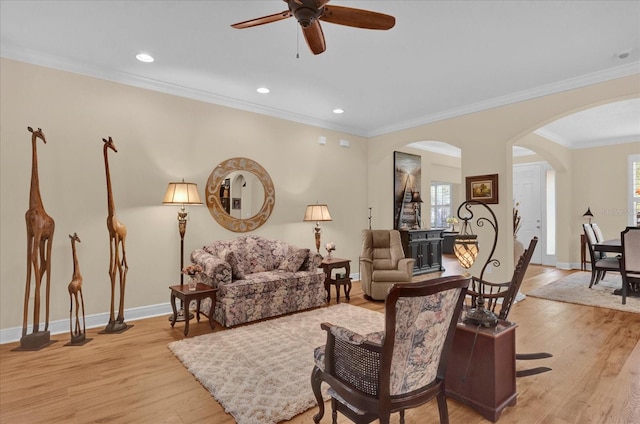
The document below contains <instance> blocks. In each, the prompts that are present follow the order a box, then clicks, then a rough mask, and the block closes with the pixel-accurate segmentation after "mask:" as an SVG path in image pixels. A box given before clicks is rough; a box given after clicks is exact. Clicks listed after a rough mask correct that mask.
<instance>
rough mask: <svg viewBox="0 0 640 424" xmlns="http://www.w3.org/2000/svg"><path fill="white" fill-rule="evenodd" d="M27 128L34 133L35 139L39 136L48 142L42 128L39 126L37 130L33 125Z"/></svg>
mask: <svg viewBox="0 0 640 424" xmlns="http://www.w3.org/2000/svg"><path fill="white" fill-rule="evenodd" d="M27 129H28V130H29V132H30V133H32V134H33V138H34V139H36V138H39V139H40V140H42V141H43V142H44V143H45V144H46V143H47V139H46V138H45V137H44V133H43V132H42V130H41V129H40V128H38V129H37V130H36V131H34V130H33V128H31V127H27Z"/></svg>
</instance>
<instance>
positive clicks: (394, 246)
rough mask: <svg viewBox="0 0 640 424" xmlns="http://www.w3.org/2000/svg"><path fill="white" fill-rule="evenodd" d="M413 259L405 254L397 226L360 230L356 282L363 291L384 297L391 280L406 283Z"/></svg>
mask: <svg viewBox="0 0 640 424" xmlns="http://www.w3.org/2000/svg"><path fill="white" fill-rule="evenodd" d="M414 263H415V259H413V258H405V255H404V251H403V250H402V241H401V240H400V232H399V231H397V230H362V254H361V255H360V282H361V284H362V291H363V292H364V294H365V295H367V296H369V297H371V298H372V299H375V300H384V299H386V297H387V293H388V292H389V289H390V288H391V286H392V285H394V284H395V283H410V282H411V279H412V278H413V264H414Z"/></svg>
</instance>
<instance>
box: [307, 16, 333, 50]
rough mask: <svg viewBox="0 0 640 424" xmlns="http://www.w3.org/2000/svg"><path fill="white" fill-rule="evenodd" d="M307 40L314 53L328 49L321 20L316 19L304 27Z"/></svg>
mask: <svg viewBox="0 0 640 424" xmlns="http://www.w3.org/2000/svg"><path fill="white" fill-rule="evenodd" d="M302 33H303V34H304V38H305V40H307V44H308V45H309V48H310V49H311V51H312V52H313V54H320V53H322V52H323V51H325V50H326V49H327V46H326V44H325V42H324V34H323V33H322V27H321V26H320V21H318V20H317V19H315V20H314V21H313V22H312V23H311V25H309V26H308V27H306V28H302Z"/></svg>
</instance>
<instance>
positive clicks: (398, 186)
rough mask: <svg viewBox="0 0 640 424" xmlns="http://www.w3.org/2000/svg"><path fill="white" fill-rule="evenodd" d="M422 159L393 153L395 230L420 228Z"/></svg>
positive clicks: (407, 154) (401, 153)
mask: <svg viewBox="0 0 640 424" xmlns="http://www.w3.org/2000/svg"><path fill="white" fill-rule="evenodd" d="M421 161H422V157H421V156H419V155H412V154H410V153H404V152H393V199H394V201H393V222H394V224H393V225H394V228H395V229H396V230H400V229H402V230H404V229H410V228H415V227H418V228H420V217H419V214H420V207H421V205H420V203H417V204H416V203H412V202H411V200H412V198H413V196H416V198H420V180H421V175H422V162H421Z"/></svg>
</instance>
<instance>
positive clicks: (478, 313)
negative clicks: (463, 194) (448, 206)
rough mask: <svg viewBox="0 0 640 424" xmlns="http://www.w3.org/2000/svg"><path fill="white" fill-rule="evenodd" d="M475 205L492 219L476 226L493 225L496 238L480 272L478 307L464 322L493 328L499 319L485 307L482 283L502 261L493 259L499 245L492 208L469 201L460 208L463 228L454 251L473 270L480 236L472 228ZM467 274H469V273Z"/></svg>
mask: <svg viewBox="0 0 640 424" xmlns="http://www.w3.org/2000/svg"><path fill="white" fill-rule="evenodd" d="M474 205H478V206H482V207H484V208H485V209H486V210H487V211H488V212H489V214H490V215H491V219H490V218H488V217H486V216H480V217H478V218H477V219H476V221H475V223H476V226H478V227H484V225H485V224H489V225H491V227H492V228H493V230H494V237H493V246H491V252H490V253H489V256H488V258H487V261H486V262H485V264H484V266H483V267H482V271H480V279H479V280H480V281H479V282H478V283H479V284H480V286H479V287H478V298H477V300H476V307H475V308H472V309H470V310H469V311H467V313H466V314H465V318H464V321H465V322H469V323H472V324H476V325H482V326H483V327H491V326H495V325H496V324H497V323H498V318H497V317H496V315H495V314H494V313H493V312H491V311H489V310H487V309H486V308H485V306H484V297H483V292H484V287H483V283H482V281H484V273H485V271H486V269H487V267H488V266H489V264H492V265H493V266H494V267H499V266H500V261H499V260H497V259H495V258H494V257H493V254H494V253H495V250H496V245H497V244H498V219H497V218H496V215H495V214H494V213H493V211H492V210H491V208H490V207H489V206H487V205H486V203H483V202H480V201H478V200H467V201H466V202H464V203H462V204H461V205H460V206H459V207H458V211H457V215H458V219H460V220H461V221H462V226H461V229H460V234H458V235H457V236H456V240H455V242H454V246H453V247H454V249H453V251H454V253H455V255H456V257H457V258H458V262H459V263H460V265H461V266H462V267H463V268H465V269H468V268H471V266H472V265H473V264H474V262H475V260H476V258H477V256H478V251H479V250H478V236H477V235H475V234H473V231H472V230H471V226H470V222H473V220H474V214H473V210H472V209H471V207H472V206H474ZM461 212H463V213H464V216H463V215H462V214H461ZM466 274H468V272H467V273H466Z"/></svg>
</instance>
